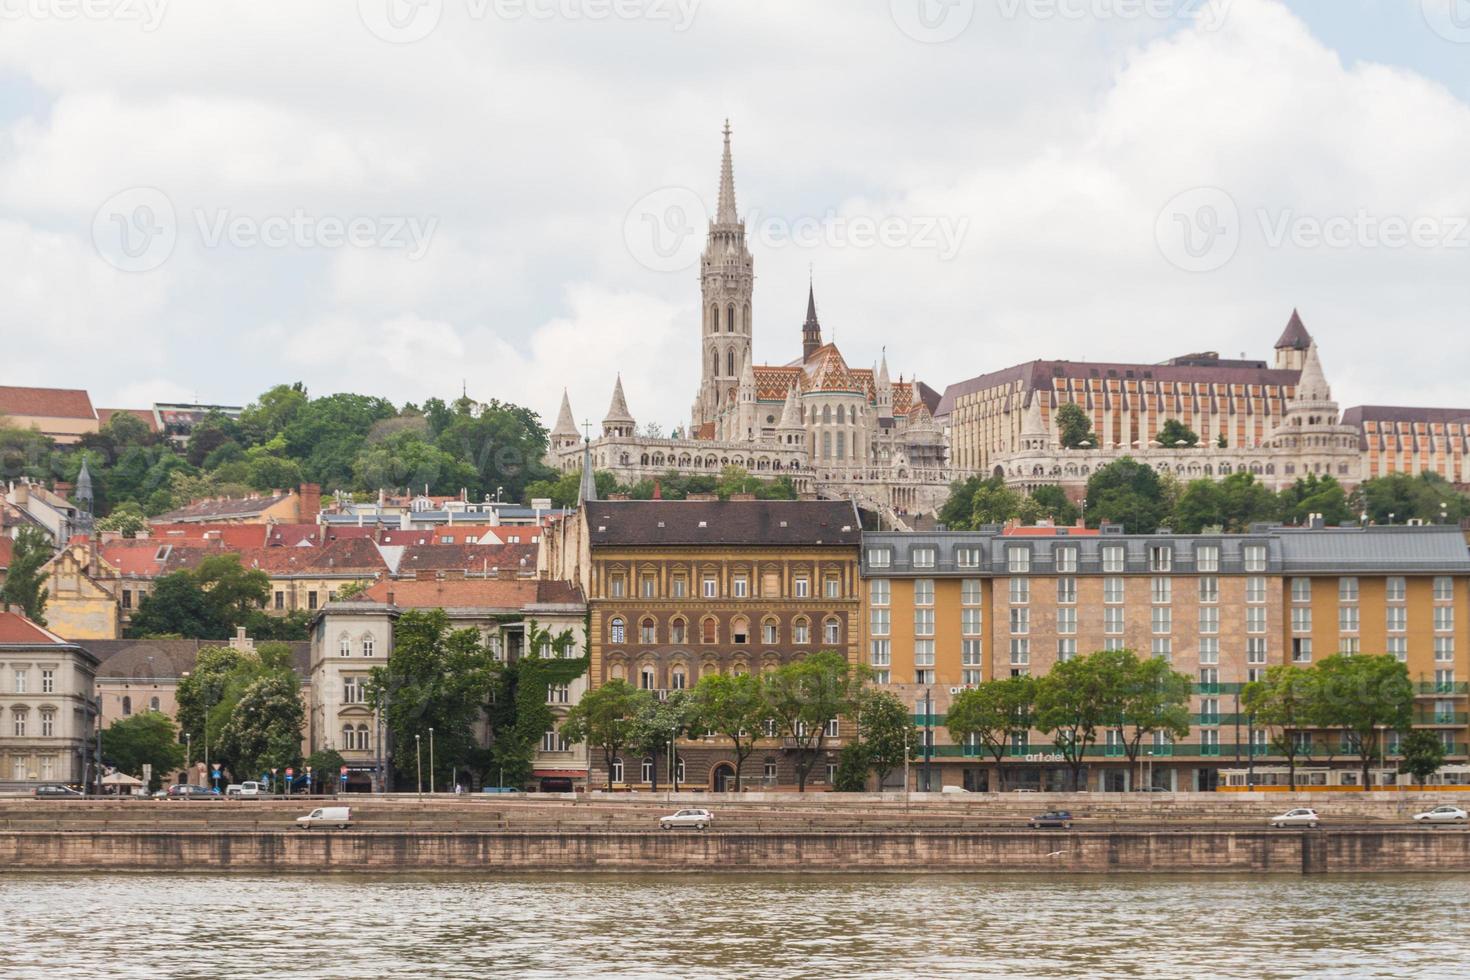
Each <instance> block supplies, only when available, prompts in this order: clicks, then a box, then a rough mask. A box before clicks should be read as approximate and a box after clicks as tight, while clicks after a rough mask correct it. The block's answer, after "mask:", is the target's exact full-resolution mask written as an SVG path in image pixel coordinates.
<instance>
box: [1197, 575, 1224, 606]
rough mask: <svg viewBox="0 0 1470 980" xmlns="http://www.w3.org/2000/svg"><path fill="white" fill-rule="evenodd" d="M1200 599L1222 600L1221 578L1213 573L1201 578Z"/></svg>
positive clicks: (1202, 600) (1207, 600) (1208, 600)
mask: <svg viewBox="0 0 1470 980" xmlns="http://www.w3.org/2000/svg"><path fill="white" fill-rule="evenodd" d="M1199 601H1200V602H1219V601H1220V580H1219V579H1218V578H1216V577H1215V576H1213V575H1204V576H1201V577H1200V580H1199Z"/></svg>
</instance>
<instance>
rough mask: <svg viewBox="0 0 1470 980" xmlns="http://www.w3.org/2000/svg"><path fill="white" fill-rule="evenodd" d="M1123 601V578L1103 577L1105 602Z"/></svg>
mask: <svg viewBox="0 0 1470 980" xmlns="http://www.w3.org/2000/svg"><path fill="white" fill-rule="evenodd" d="M1122 601H1123V580H1122V579H1121V578H1105V579H1103V602H1122Z"/></svg>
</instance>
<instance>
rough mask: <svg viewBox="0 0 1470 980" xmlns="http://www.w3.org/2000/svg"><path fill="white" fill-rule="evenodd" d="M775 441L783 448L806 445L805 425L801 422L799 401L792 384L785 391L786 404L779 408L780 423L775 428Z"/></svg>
mask: <svg viewBox="0 0 1470 980" xmlns="http://www.w3.org/2000/svg"><path fill="white" fill-rule="evenodd" d="M776 441H777V442H778V443H780V444H781V445H783V446H795V447H801V446H803V445H805V443H806V425H805V424H804V423H803V422H802V420H801V399H800V396H799V395H798V394H797V391H796V385H794V384H793V385H792V386H791V387H790V388H788V389H787V390H786V404H785V405H783V406H781V421H780V423H779V424H778V425H777V426H776Z"/></svg>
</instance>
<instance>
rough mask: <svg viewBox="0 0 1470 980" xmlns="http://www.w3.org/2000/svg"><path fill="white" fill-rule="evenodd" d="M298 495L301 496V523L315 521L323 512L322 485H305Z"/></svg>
mask: <svg viewBox="0 0 1470 980" xmlns="http://www.w3.org/2000/svg"><path fill="white" fill-rule="evenodd" d="M297 493H298V494H299V495H300V505H299V506H300V509H301V523H303V524H305V523H307V522H308V521H315V520H316V517H317V515H318V514H320V513H321V512H322V485H321V484H320V483H303V484H301V487H300V489H299V490H298V491H297Z"/></svg>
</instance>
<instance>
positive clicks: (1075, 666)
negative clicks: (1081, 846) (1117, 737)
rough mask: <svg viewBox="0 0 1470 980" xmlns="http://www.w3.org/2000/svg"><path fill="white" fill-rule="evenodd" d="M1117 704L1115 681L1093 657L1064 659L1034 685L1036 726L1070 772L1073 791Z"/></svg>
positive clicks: (1114, 714) (1114, 715) (1116, 709)
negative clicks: (1088, 756) (1101, 730)
mask: <svg viewBox="0 0 1470 980" xmlns="http://www.w3.org/2000/svg"><path fill="white" fill-rule="evenodd" d="M1118 702H1119V699H1118V696H1117V687H1116V678H1112V677H1108V676H1106V674H1105V672H1104V671H1103V670H1100V669H1099V661H1098V660H1096V659H1095V657H1094V656H1086V657H1076V658H1073V659H1071V660H1064V661H1062V662H1061V663H1059V664H1057V665H1056V666H1055V667H1053V668H1052V669H1051V671H1050V672H1049V673H1047V674H1046V675H1045V676H1044V677H1041V678H1039V679H1038V680H1037V682H1036V727H1037V728H1038V729H1040V730H1041V731H1043V732H1046V733H1047V734H1049V735H1051V736H1052V744H1053V745H1055V746H1056V749H1057V751H1058V752H1060V753H1061V756H1062V758H1063V759H1064V760H1066V763H1067V767H1068V768H1069V769H1071V771H1072V789H1073V791H1074V792H1075V791H1076V790H1078V789H1080V788H1081V787H1080V785H1079V784H1080V782H1081V777H1082V766H1083V765H1084V764H1085V761H1086V757H1087V752H1088V750H1089V749H1091V748H1092V746H1093V745H1094V744H1095V743H1096V742H1097V731H1098V729H1099V728H1101V727H1103V726H1105V725H1110V724H1112V723H1113V722H1114V720H1115V719H1116V718H1117V717H1118V712H1119V708H1118Z"/></svg>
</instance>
